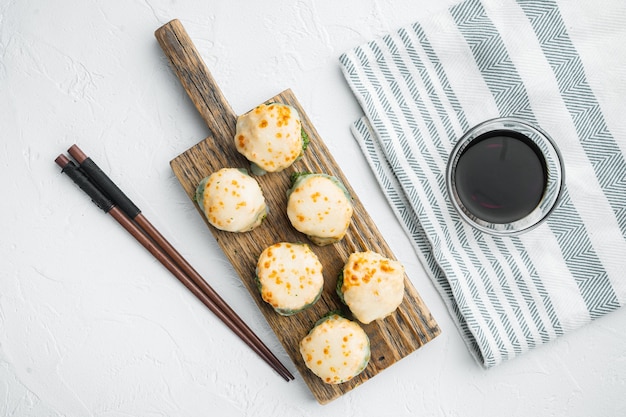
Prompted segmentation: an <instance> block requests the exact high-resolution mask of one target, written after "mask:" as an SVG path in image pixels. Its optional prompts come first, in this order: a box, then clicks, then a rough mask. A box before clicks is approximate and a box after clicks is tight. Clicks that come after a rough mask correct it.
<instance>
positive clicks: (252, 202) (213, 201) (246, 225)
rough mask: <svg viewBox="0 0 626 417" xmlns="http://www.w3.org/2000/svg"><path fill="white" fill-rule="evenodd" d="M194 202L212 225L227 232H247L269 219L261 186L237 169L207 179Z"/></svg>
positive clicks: (200, 187)
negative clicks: (266, 218)
mask: <svg viewBox="0 0 626 417" xmlns="http://www.w3.org/2000/svg"><path fill="white" fill-rule="evenodd" d="M195 199H196V202H197V203H198V205H199V206H200V209H201V210H202V212H203V213H204V215H205V216H206V218H207V220H208V221H209V223H210V224H211V225H213V226H214V227H216V228H218V229H220V230H224V231H227V232H248V231H250V230H252V229H254V228H255V227H257V226H258V225H260V224H261V222H263V219H265V217H266V216H267V205H266V203H265V197H264V196H263V192H262V191H261V187H260V186H259V183H258V182H257V181H256V180H255V179H254V178H252V177H251V176H249V175H248V174H247V173H246V172H245V171H244V170H240V169H237V168H222V169H220V170H219V171H216V172H214V173H213V174H211V175H209V176H208V177H206V178H204V179H203V180H202V181H200V184H198V187H197V188H196V198H195Z"/></svg>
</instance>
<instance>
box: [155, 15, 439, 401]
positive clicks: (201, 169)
mask: <svg viewBox="0 0 626 417" xmlns="http://www.w3.org/2000/svg"><path fill="white" fill-rule="evenodd" d="M155 35H156V37H157V39H158V40H159V43H160V44H161V47H162V49H163V51H164V52H165V54H166V55H167V56H168V58H169V59H170V63H171V64H172V67H173V69H174V71H175V72H176V75H177V76H178V77H179V79H180V80H181V82H182V84H183V86H184V88H185V90H186V91H187V93H188V94H189V96H190V98H191V99H192V101H193V102H194V104H195V105H196V107H197V108H198V111H199V112H200V114H201V115H202V117H203V118H204V120H205V121H206V122H207V124H208V126H209V128H210V130H211V136H209V137H208V138H206V139H204V140H203V141H201V142H200V143H198V144H197V145H195V146H193V147H192V148H190V149H188V150H187V151H185V152H183V153H182V154H181V155H179V156H178V157H176V158H175V159H173V160H172V161H171V167H172V169H173V171H174V173H175V175H176V177H177V178H178V180H179V181H180V183H181V185H182V186H183V188H184V189H185V191H186V193H187V195H188V196H189V197H190V198H191V199H192V202H193V196H194V194H195V189H196V186H197V185H198V183H199V182H200V181H201V180H202V179H203V178H204V177H206V176H208V175H210V174H211V173H213V172H215V171H217V170H218V169H220V168H224V167H237V168H248V167H249V163H248V161H247V160H246V159H245V158H244V157H243V156H242V155H240V154H239V153H238V152H237V151H236V149H235V146H234V136H235V125H236V119H237V115H236V114H235V113H234V112H233V110H232V108H231V107H230V105H229V104H228V102H227V101H226V99H225V98H224V96H223V95H222V93H221V91H220V89H219V87H218V85H217V83H216V82H215V80H214V79H213V77H212V76H211V74H210V73H209V71H208V69H207V68H206V66H205V65H204V63H203V62H202V59H201V58H200V56H199V54H198V52H197V50H196V49H195V47H194V46H193V44H192V42H191V40H190V39H189V37H188V35H187V34H186V32H185V30H184V28H183V27H182V25H181V24H180V22H179V21H177V20H174V21H172V22H169V23H168V24H166V25H164V26H163V27H161V28H159V29H158V30H157V31H156V33H155ZM267 102H281V103H286V104H289V105H291V106H293V107H295V108H296V109H297V110H298V112H299V113H300V116H301V119H302V126H303V129H304V130H305V132H306V133H307V134H308V135H309V138H310V140H311V143H310V145H309V148H308V149H307V150H306V153H305V156H304V158H302V159H301V160H299V161H297V162H296V163H295V164H294V165H293V166H292V167H290V168H288V169H286V170H285V171H283V172H280V173H270V174H266V175H264V176H261V177H255V178H256V179H257V180H258V181H259V184H260V185H261V188H262V190H263V192H264V195H265V198H266V200H267V203H268V206H269V216H268V217H267V219H266V220H265V221H264V223H263V224H262V225H261V226H260V227H258V228H256V229H254V230H253V231H251V232H247V233H229V232H223V231H220V230H218V229H215V228H214V227H212V226H210V225H209V224H208V222H207V226H208V228H209V230H210V231H211V232H212V233H213V236H214V237H215V239H216V240H217V242H218V244H219V245H220V247H221V248H222V250H223V251H224V254H225V256H226V257H227V258H228V260H229V261H230V262H231V263H232V265H233V267H234V269H235V270H236V271H237V273H238V274H239V276H240V278H241V280H242V281H243V283H244V285H245V286H246V288H247V289H248V290H249V291H250V293H251V294H252V297H253V298H254V300H255V301H256V303H257V305H258V307H259V309H260V311H261V312H262V314H263V315H264V316H265V318H266V320H267V322H268V323H269V325H270V326H271V328H272V329H273V330H274V332H275V333H276V336H277V337H278V339H279V340H280V342H281V343H282V345H283V347H284V348H285V350H286V352H287V353H288V354H289V356H290V357H291V359H292V360H293V362H294V364H295V366H296V367H297V369H298V371H299V372H300V374H301V376H302V378H303V379H304V381H305V382H306V384H307V385H308V386H309V388H310V390H311V392H312V393H313V395H314V397H315V398H316V399H317V401H318V402H320V403H321V404H325V403H327V402H329V401H331V400H333V399H336V398H337V397H339V396H341V395H342V394H344V393H346V392H348V391H350V390H352V389H353V388H355V387H357V386H358V385H360V384H362V383H363V382H365V381H367V380H368V379H370V378H372V377H373V376H375V375H376V374H378V373H379V372H380V371H382V370H383V369H385V368H387V367H389V366H390V365H392V364H394V363H396V362H398V361H399V360H400V359H402V358H404V357H406V356H407V355H409V354H410V353H412V352H414V351H415V350H417V349H418V348H420V347H421V346H423V345H424V344H426V343H428V342H429V341H430V340H432V339H433V338H435V337H436V336H437V335H438V334H439V333H440V329H439V327H438V325H437V323H436V321H435V320H434V319H433V317H432V315H431V313H430V312H429V310H428V308H427V307H426V305H425V304H424V302H423V301H422V299H421V298H420V296H419V294H418V292H417V290H416V289H415V287H414V286H413V284H412V283H411V281H410V280H409V279H408V277H406V276H405V295H404V300H403V302H402V304H401V305H400V307H399V308H398V310H397V311H396V312H395V313H394V314H392V315H391V316H389V317H387V318H386V319H384V320H380V321H377V322H374V323H371V324H368V325H362V327H363V328H364V330H365V331H366V333H367V335H368V336H369V338H370V343H371V351H372V358H371V360H370V363H369V364H368V366H367V368H366V369H365V370H364V371H363V372H362V373H361V374H360V375H358V376H357V377H355V378H354V379H352V380H351V381H348V382H346V383H343V384H339V385H328V384H325V383H323V382H322V381H321V379H319V378H318V377H317V376H315V375H314V374H313V373H312V372H310V371H309V370H308V368H307V367H306V365H305V364H304V361H303V360H302V357H301V356H300V352H299V342H300V340H301V339H302V338H303V337H304V336H305V335H306V334H307V333H308V332H309V330H310V329H311V328H312V327H313V325H314V324H315V322H316V321H317V320H319V319H320V318H321V317H323V316H324V315H326V314H327V313H329V312H330V311H336V310H341V311H343V313H344V314H346V315H348V316H349V311H348V310H347V309H346V307H345V306H344V305H343V304H342V303H341V301H340V299H339V297H338V296H337V294H336V293H335V285H336V280H337V276H338V275H339V273H340V271H341V269H342V267H343V265H344V263H345V262H346V260H347V258H348V256H349V255H350V254H351V253H353V252H356V251H365V250H373V251H376V252H378V253H380V254H382V255H384V256H386V257H389V258H392V259H395V256H394V254H393V253H392V252H391V250H390V248H389V246H388V245H387V243H386V242H385V240H384V238H383V237H382V235H381V233H380V231H379V230H378V228H377V227H376V225H375V224H374V222H373V221H372V219H371V218H370V216H369V214H368V213H367V211H366V210H365V208H364V207H363V205H362V204H361V201H360V200H359V198H358V196H357V195H356V194H355V192H354V190H353V189H352V187H351V186H350V184H349V183H348V181H347V179H346V177H345V175H344V174H343V172H342V171H341V169H340V167H339V164H338V163H337V162H336V161H335V159H334V158H333V156H332V155H331V153H330V152H329V150H328V148H327V147H326V145H325V144H324V142H323V140H322V138H321V137H320V136H319V134H318V132H317V131H316V130H315V127H314V126H313V124H312V123H311V120H309V118H308V117H307V115H306V112H305V111H304V109H303V108H302V106H301V105H300V103H299V102H298V100H297V99H296V97H295V96H294V94H293V93H292V91H291V90H286V91H284V92H282V93H280V94H279V95H277V96H275V97H272V98H270V99H269V100H267ZM256 104H259V103H256ZM256 104H255V105H256ZM346 157H350V156H346ZM293 172H319V173H326V174H329V175H333V176H335V177H337V178H338V179H339V180H340V181H342V182H343V183H344V184H345V186H346V188H347V190H348V191H349V193H350V194H351V196H352V197H353V204H354V216H353V220H352V224H351V225H350V227H349V229H348V232H347V234H346V236H345V238H344V239H343V240H342V241H341V242H339V243H336V244H333V245H329V246H324V247H318V246H315V245H313V244H312V243H311V242H309V241H308V239H307V238H306V236H304V235H303V234H301V233H299V232H298V231H296V230H295V229H293V227H292V226H291V224H290V223H289V219H288V218H287V214H286V206H287V196H286V192H287V190H288V189H289V187H290V185H291V184H290V175H291V174H292V173H293ZM193 204H195V206H196V208H197V209H198V213H199V214H200V215H201V216H202V217H203V218H204V219H205V222H206V218H205V217H204V215H203V213H202V212H201V211H200V208H199V207H198V205H197V204H196V203H195V202H193ZM283 241H284V242H305V243H309V244H310V246H311V248H312V250H313V251H314V252H315V253H316V254H317V255H318V257H319V259H320V261H321V263H322V266H323V268H324V279H325V284H324V292H323V294H322V296H321V298H320V300H319V301H318V302H317V303H316V304H315V305H314V306H312V307H311V308H309V309H307V310H305V311H303V312H300V313H298V314H296V315H294V316H290V317H283V316H280V315H278V314H277V313H276V312H275V311H274V310H273V309H272V308H271V307H270V306H269V305H267V304H266V303H264V302H263V300H262V299H261V296H260V294H259V291H258V289H257V287H256V283H255V280H254V278H255V269H256V261H257V258H258V256H259V255H260V254H261V252H262V251H263V249H265V248H266V247H267V246H269V245H271V244H274V243H277V242H283Z"/></svg>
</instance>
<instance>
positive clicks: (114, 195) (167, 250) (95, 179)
mask: <svg viewBox="0 0 626 417" xmlns="http://www.w3.org/2000/svg"><path fill="white" fill-rule="evenodd" d="M68 153H69V154H70V156H71V157H72V158H73V159H74V160H75V161H76V162H77V163H78V165H76V164H75V163H74V162H73V161H72V160H70V159H69V158H68V157H67V156H65V155H62V154H61V155H59V156H58V157H57V158H56V159H55V162H56V163H57V165H59V166H60V167H61V168H62V171H61V172H63V173H65V174H67V175H68V176H69V177H70V178H71V179H72V180H73V181H74V182H75V183H76V184H77V185H78V186H79V187H80V188H81V189H82V190H83V191H84V192H85V193H87V195H89V197H91V199H92V201H93V202H94V203H95V204H96V205H97V206H98V207H99V208H100V209H102V210H103V211H104V212H105V213H108V214H110V215H111V216H113V218H115V220H116V221H117V222H118V223H120V225H122V227H124V229H126V231H128V232H129V233H130V234H131V235H132V236H133V237H134V238H135V239H136V240H137V241H138V242H139V243H140V244H141V245H143V246H144V247H145V248H146V249H147V250H148V251H149V252H150V253H151V254H152V255H153V256H154V257H155V258H156V259H157V260H158V261H159V262H160V263H161V264H162V265H163V266H165V267H166V268H167V269H168V270H169V271H170V272H171V273H172V274H173V275H174V276H175V277H176V278H178V280H179V281H180V282H181V283H182V284H183V285H185V287H187V288H188V289H189V290H190V291H191V292H192V293H193V294H194V295H195V296H196V297H197V298H198V299H199V300H200V301H201V302H202V303H203V304H204V305H206V306H207V307H208V308H209V310H211V311H212V312H213V313H214V314H215V315H216V316H217V317H218V318H219V319H220V320H222V321H223V322H224V324H226V325H227V326H228V328H230V329H231V330H232V331H233V332H234V333H235V334H237V336H239V338H241V339H242V340H243V341H244V342H245V343H246V344H247V345H248V346H249V347H250V348H252V350H254V351H255V352H256V353H257V354H258V355H259V356H261V358H263V359H264V360H265V361H266V362H267V363H268V364H269V365H270V366H272V368H274V370H275V371H276V372H278V374H279V375H280V376H282V377H283V378H284V379H285V380H286V381H290V380H293V379H294V376H293V375H292V374H291V373H290V372H289V370H288V369H287V368H286V367H285V366H284V365H283V364H282V363H281V362H280V361H279V360H278V358H276V356H274V354H273V353H272V352H271V351H270V350H269V348H268V347H267V346H266V345H265V344H264V343H263V342H262V341H261V339H259V337H258V336H257V335H256V334H255V333H254V332H253V331H252V330H251V329H250V328H249V327H248V326H247V325H246V323H245V322H244V321H243V320H242V319H241V318H240V317H239V316H238V315H237V313H235V312H234V311H233V309H232V308H231V307H230V306H229V305H228V304H226V302H225V301H224V300H223V299H222V298H221V297H220V296H219V294H217V292H215V290H214V289H213V288H211V286H210V285H209V284H207V282H206V281H205V280H204V279H203V278H202V277H201V276H200V274H199V273H198V272H196V270H195V269H194V268H193V267H192V266H191V265H190V264H189V262H187V260H185V259H184V258H183V257H182V255H180V253H178V251H177V250H176V249H175V248H174V247H173V246H172V245H171V244H170V243H169V242H168V241H167V240H166V239H165V238H164V237H163V236H162V235H161V233H159V231H158V230H157V229H156V228H155V227H154V226H153V225H152V224H151V223H150V222H149V221H148V219H147V218H146V217H145V216H144V215H143V214H142V213H141V210H139V208H138V207H137V206H136V205H135V204H134V203H133V202H132V201H131V200H130V199H129V198H128V197H127V196H126V195H125V194H124V193H123V192H122V191H121V190H120V189H119V187H117V185H115V183H113V181H111V179H110V178H109V177H108V176H107V175H106V174H105V173H104V172H103V171H102V170H101V169H100V168H99V167H98V166H97V165H96V164H95V163H94V162H93V160H92V159H91V158H89V157H87V155H85V153H83V151H82V150H81V149H80V148H79V147H78V146H77V145H73V146H72V147H70V148H69V150H68Z"/></svg>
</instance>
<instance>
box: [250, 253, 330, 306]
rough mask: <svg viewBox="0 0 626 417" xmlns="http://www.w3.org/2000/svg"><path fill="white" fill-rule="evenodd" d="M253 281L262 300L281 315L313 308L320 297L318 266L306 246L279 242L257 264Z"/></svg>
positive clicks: (322, 278)
mask: <svg viewBox="0 0 626 417" xmlns="http://www.w3.org/2000/svg"><path fill="white" fill-rule="evenodd" d="M256 281H257V285H258V287H259V291H260V292H261V298H263V301H265V302H266V303H268V304H270V305H271V306H272V307H273V308H274V310H275V311H276V312H277V313H278V314H281V315H283V316H290V315H292V314H296V313H297V312H299V311H302V310H304V309H306V308H308V307H310V306H311V305H313V304H314V303H315V302H316V301H317V300H318V299H319V298H320V295H321V294H322V289H323V288H324V276H323V275H322V264H321V263H320V261H319V259H318V258H317V255H315V253H314V252H313V251H312V250H311V248H310V247H309V245H306V244H299V243H288V242H280V243H276V244H274V245H271V246H269V247H267V248H266V249H265V250H263V252H262V253H261V255H260V256H259V259H258V261H257V267H256Z"/></svg>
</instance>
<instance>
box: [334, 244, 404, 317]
mask: <svg viewBox="0 0 626 417" xmlns="http://www.w3.org/2000/svg"><path fill="white" fill-rule="evenodd" d="M337 294H338V295H339V298H341V300H342V301H343V302H344V303H345V304H346V305H347V306H348V308H349V309H350V311H351V312H352V314H353V315H354V317H355V318H356V319H357V320H359V321H360V322H361V323H364V324H368V323H371V322H372V321H374V320H380V319H383V318H385V317H387V316H388V315H390V314H391V313H393V312H394V311H395V310H396V309H397V308H398V306H399V305H400V304H401V303H402V299H403V298H404V266H403V265H402V264H401V263H400V262H398V261H394V260H392V259H388V258H385V257H384V256H382V255H380V254H378V253H376V252H372V251H366V252H355V253H353V254H351V255H350V256H349V257H348V260H347V262H346V264H345V265H344V268H343V270H342V272H341V274H340V275H339V278H338V280H337Z"/></svg>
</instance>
